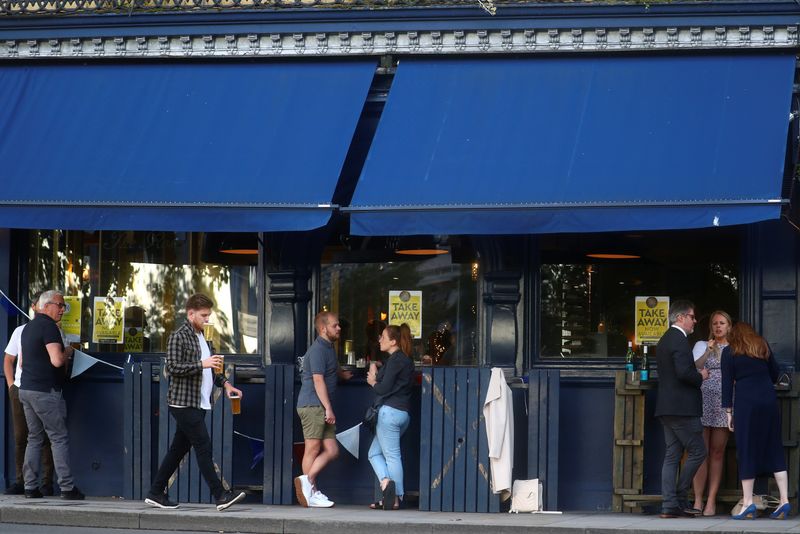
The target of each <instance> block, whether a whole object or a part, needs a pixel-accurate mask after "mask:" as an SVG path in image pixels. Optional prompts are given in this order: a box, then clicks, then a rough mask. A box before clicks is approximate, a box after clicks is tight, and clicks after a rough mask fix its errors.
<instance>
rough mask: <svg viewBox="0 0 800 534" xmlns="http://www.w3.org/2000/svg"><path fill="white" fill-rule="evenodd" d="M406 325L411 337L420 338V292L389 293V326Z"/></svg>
mask: <svg viewBox="0 0 800 534" xmlns="http://www.w3.org/2000/svg"><path fill="white" fill-rule="evenodd" d="M403 323H408V327H409V328H410V329H411V337H413V338H414V339H420V338H421V337H422V291H407V290H403V291H389V324H395V325H397V326H400V325H401V324H403Z"/></svg>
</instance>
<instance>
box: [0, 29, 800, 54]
mask: <svg viewBox="0 0 800 534" xmlns="http://www.w3.org/2000/svg"><path fill="white" fill-rule="evenodd" d="M797 28H798V27H797V25H786V26H709V27H698V26H690V27H674V26H670V27H662V28H658V27H649V26H648V27H642V28H633V27H630V28H595V29H586V28H547V29H475V30H454V31H450V30H447V31H445V30H417V31H391V32H367V31H358V32H328V33H326V32H307V33H298V32H286V33H263V34H257V33H252V32H248V33H242V34H232V33H219V34H209V33H207V34H198V35H186V34H183V35H159V36H148V37H144V36H120V35H117V36H114V35H111V36H109V35H101V36H90V37H71V38H61V39H54V38H41V39H31V38H25V39H3V40H0V59H32V58H42V59H48V58H87V57H107V58H108V57H118V58H119V57H128V58H142V57H189V56H192V57H231V56H263V57H269V56H302V55H317V56H358V55H383V54H508V53H511V54H515V53H532V52H533V53H536V52H543V53H551V52H554V51H555V52H594V51H604V52H619V51H636V50H647V51H652V50H680V49H709V50H729V49H758V48H795V47H798V44H800V43H798V30H797Z"/></svg>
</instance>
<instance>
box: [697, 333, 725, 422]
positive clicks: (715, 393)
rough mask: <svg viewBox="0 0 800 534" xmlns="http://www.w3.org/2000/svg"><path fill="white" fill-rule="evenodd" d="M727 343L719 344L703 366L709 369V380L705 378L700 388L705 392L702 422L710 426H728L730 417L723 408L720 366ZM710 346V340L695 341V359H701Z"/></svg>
mask: <svg viewBox="0 0 800 534" xmlns="http://www.w3.org/2000/svg"><path fill="white" fill-rule="evenodd" d="M725 347H727V345H720V344H717V346H716V350H713V351H711V353H710V354H709V355H708V358H706V363H705V365H704V366H703V367H705V368H706V369H708V380H703V385H702V386H701V387H700V389H701V390H702V392H703V416H702V417H701V418H700V422H701V423H702V424H703V426H708V427H721V428H727V427H728V418H727V417H726V415H725V410H723V409H722V369H721V367H720V357H721V354H722V349H724V348H725ZM707 348H708V342H706V341H698V342H697V343H695V345H694V348H693V349H692V353H693V354H694V359H695V361H697V360H699V359H700V358H701V357H702V356H703V354H704V353H705V352H706V349H707Z"/></svg>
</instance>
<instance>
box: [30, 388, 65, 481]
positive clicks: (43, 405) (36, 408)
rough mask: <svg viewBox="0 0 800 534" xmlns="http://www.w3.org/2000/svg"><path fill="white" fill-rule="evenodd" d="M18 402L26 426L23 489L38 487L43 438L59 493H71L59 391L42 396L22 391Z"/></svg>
mask: <svg viewBox="0 0 800 534" xmlns="http://www.w3.org/2000/svg"><path fill="white" fill-rule="evenodd" d="M19 401H20V402H21V403H22V408H23V409H24V410H25V420H26V421H27V423H28V446H27V447H26V448H25V461H24V462H23V464H22V472H23V475H24V476H25V489H26V490H33V489H36V488H38V487H39V469H40V465H41V456H42V445H43V444H44V440H45V435H46V436H47V437H48V438H50V449H51V450H52V452H53V466H54V467H55V471H56V475H57V476H58V486H59V487H60V488H61V491H62V492H63V491H69V490H71V489H72V488H73V487H74V486H75V483H74V482H73V479H72V473H71V472H70V469H69V435H68V434H67V403H66V402H64V397H63V396H62V395H61V391H50V392H48V393H42V392H39V391H29V390H25V389H21V390H20V391H19Z"/></svg>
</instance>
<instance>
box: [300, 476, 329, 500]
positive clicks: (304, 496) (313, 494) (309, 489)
mask: <svg viewBox="0 0 800 534" xmlns="http://www.w3.org/2000/svg"><path fill="white" fill-rule="evenodd" d="M294 493H295V495H296V496H297V502H299V503H300V506H305V507H306V508H330V507H331V506H333V501H331V500H330V499H328V497H327V496H326V495H325V494H324V493H322V492H321V491H317V490H315V489H314V487H313V486H312V485H311V482H310V481H309V480H308V476H307V475H300V476H299V477H297V478H295V479H294Z"/></svg>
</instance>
